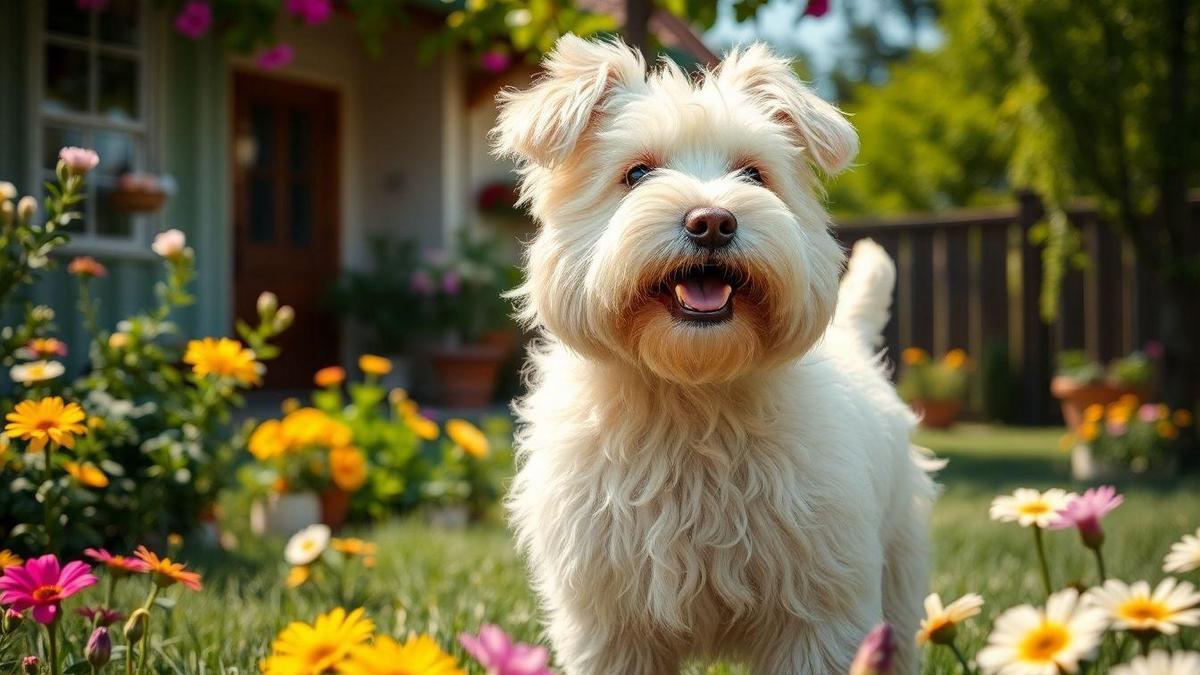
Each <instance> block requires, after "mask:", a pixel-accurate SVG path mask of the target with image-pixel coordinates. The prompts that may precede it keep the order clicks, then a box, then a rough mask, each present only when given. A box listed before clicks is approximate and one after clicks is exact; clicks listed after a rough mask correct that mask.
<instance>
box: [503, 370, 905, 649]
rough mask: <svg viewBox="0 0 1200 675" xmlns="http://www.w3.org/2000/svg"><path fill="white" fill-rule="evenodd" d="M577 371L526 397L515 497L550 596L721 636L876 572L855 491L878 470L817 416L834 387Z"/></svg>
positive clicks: (816, 610) (854, 590) (871, 516)
mask: <svg viewBox="0 0 1200 675" xmlns="http://www.w3.org/2000/svg"><path fill="white" fill-rule="evenodd" d="M543 365H545V364H543ZM573 365H577V364H573ZM586 371H587V369H583V370H582V371H581V372H577V373H575V374H574V375H572V374H571V371H569V370H558V371H557V374H555V375H550V377H551V378H552V379H553V380H554V382H553V384H552V385H551V384H550V383H547V382H543V386H541V387H538V388H536V389H535V390H534V392H533V393H532V394H531V396H530V400H528V401H526V402H525V406H526V409H530V410H533V409H536V411H537V417H528V418H527V419H525V421H524V422H525V423H524V426H523V429H522V432H521V434H520V436H519V444H520V449H521V453H522V460H523V465H522V468H521V471H520V473H519V475H518V478H517V480H516V483H515V485H514V487H513V491H512V494H511V496H510V500H509V504H510V508H511V509H512V511H513V515H514V518H513V521H514V524H515V525H516V528H517V530H518V535H519V536H520V538H521V540H522V543H523V544H524V545H525V546H527V547H529V548H530V550H531V552H533V553H534V555H532V556H531V559H532V560H534V561H536V565H537V566H538V567H539V569H535V570H533V571H534V574H535V577H536V578H537V580H538V583H539V585H540V586H542V588H543V590H545V591H549V592H550V595H551V596H554V595H557V594H556V593H555V592H554V591H555V589H556V588H561V589H566V588H570V589H573V591H574V592H573V593H569V594H568V593H563V594H562V595H563V596H569V597H574V598H585V599H586V602H589V603H592V606H591V607H586V608H578V609H581V610H584V611H589V612H593V613H596V614H598V615H601V616H604V617H605V618H606V619H607V620H609V621H614V622H618V624H621V625H626V626H629V627H630V629H631V630H643V631H646V630H649V631H655V632H658V633H664V632H665V633H670V634H674V635H677V636H679V637H680V639H683V640H685V641H688V642H692V643H693V644H699V645H705V646H707V647H708V648H719V645H720V644H721V643H722V642H724V641H725V639H726V638H727V637H728V638H729V639H730V640H732V641H738V639H739V638H737V637H736V636H737V634H739V633H744V632H746V631H751V630H754V628H755V626H756V625H758V624H760V623H762V622H770V621H776V620H778V619H779V618H780V617H784V616H787V617H795V618H799V619H802V620H808V619H812V620H816V619H817V618H819V617H822V616H827V615H828V614H829V613H830V611H831V610H833V611H837V610H845V609H846V607H844V605H845V604H846V603H850V602H862V601H863V597H864V596H863V589H871V588H877V587H878V584H879V579H878V578H877V577H876V578H871V575H872V570H878V565H879V561H880V559H881V557H882V552H881V551H880V550H879V545H878V537H877V536H867V532H866V531H867V530H870V529H872V528H878V526H879V524H878V520H879V514H876V513H868V512H866V511H864V509H863V508H862V501H861V500H860V499H857V498H856V495H861V493H862V491H865V490H870V491H873V490H875V489H876V486H875V484H874V481H873V480H872V478H871V476H870V475H867V474H865V473H863V472H862V471H861V465H862V463H863V460H864V459H865V458H864V456H863V451H862V449H861V448H837V447H830V444H829V442H828V436H827V435H826V434H825V433H824V431H823V430H822V428H821V427H822V422H821V420H822V419H833V418H834V417H833V415H826V414H825V413H826V411H823V410H822V409H821V408H823V407H825V406H828V405H835V406H836V401H837V395H836V390H834V391H833V395H832V396H830V390H829V389H826V390H825V391H824V395H823V397H822V398H821V399H819V400H817V399H814V400H813V401H811V402H809V401H808V400H807V398H806V397H803V396H798V395H794V393H793V392H791V391H786V389H790V387H787V386H786V384H783V383H781V384H780V386H781V387H783V389H781V390H773V389H772V387H764V386H762V383H757V386H756V387H755V388H754V390H753V392H752V393H750V392H739V391H737V390H733V389H730V390H728V391H724V392H722V393H721V395H720V396H711V397H710V396H700V395H696V394H695V392H693V393H691V394H688V395H682V394H680V393H678V392H669V391H662V390H659V391H651V390H649V389H642V388H639V387H637V386H631V385H629V384H628V383H627V382H626V383H625V384H624V385H619V384H614V383H609V384H614V388H613V389H606V387H605V384H606V378H603V377H599V378H598V377H595V374H594V373H588V372H586ZM551 396H553V400H551V399H550V397H551ZM831 400H832V401H833V403H832V404H831V403H830V401H831ZM806 404H810V407H809V408H808V409H805V405H806ZM519 412H521V409H520V408H519ZM840 417H842V418H844V417H845V411H841V415H840ZM822 437H824V438H825V442H824V443H822V442H819V441H820V440H821V439H822ZM855 467H860V470H856V469H855ZM868 501H871V502H874V501H876V500H874V499H871V500H868ZM835 523H836V524H837V525H836V528H834V527H833V526H832V524H835ZM581 589H586V592H583V593H580V592H579V591H580V590H581ZM867 597H868V598H872V597H874V598H877V593H868V594H867ZM552 609H553V608H552Z"/></svg>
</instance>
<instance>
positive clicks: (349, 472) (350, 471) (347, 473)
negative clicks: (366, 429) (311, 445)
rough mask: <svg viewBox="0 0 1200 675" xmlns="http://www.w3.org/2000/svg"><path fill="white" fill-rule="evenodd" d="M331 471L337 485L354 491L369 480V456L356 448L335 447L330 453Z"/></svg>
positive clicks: (348, 490) (347, 490)
mask: <svg viewBox="0 0 1200 675" xmlns="http://www.w3.org/2000/svg"><path fill="white" fill-rule="evenodd" d="M329 473H330V474H331V475H332V477H333V482H334V484H335V485H337V486H338V487H339V488H341V489H343V490H345V491H346V492H354V491H355V490H357V489H359V488H360V487H362V486H363V483H365V482H367V458H366V457H364V456H363V454H362V452H360V451H359V450H357V449H355V448H334V449H333V450H332V451H330V453H329Z"/></svg>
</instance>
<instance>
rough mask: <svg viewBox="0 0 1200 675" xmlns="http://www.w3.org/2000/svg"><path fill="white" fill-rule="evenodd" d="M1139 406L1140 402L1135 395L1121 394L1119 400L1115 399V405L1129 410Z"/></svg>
mask: <svg viewBox="0 0 1200 675" xmlns="http://www.w3.org/2000/svg"><path fill="white" fill-rule="evenodd" d="M1139 404H1141V400H1140V399H1138V397H1137V394H1121V398H1119V399H1117V403H1116V405H1119V406H1121V407H1123V408H1129V409H1130V410H1133V409H1134V408H1136V407H1138V405H1139Z"/></svg>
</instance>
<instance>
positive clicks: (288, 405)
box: [279, 396, 304, 415]
mask: <svg viewBox="0 0 1200 675" xmlns="http://www.w3.org/2000/svg"><path fill="white" fill-rule="evenodd" d="M302 407H304V404H303V403H301V402H300V399H298V398H296V397H295V396H289V397H287V398H285V399H283V402H282V403H280V404H279V411H280V412H282V413H283V414H284V415H291V414H292V413H294V412H296V411H297V410H299V409H300V408H302Z"/></svg>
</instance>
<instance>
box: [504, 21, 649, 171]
mask: <svg viewBox="0 0 1200 675" xmlns="http://www.w3.org/2000/svg"><path fill="white" fill-rule="evenodd" d="M542 66H543V68H544V73H543V74H542V75H541V77H540V78H539V79H538V80H537V81H536V82H535V83H534V85H533V86H532V87H530V88H529V89H524V90H516V89H507V90H505V91H502V92H500V94H499V95H498V96H497V97H496V101H497V103H498V104H499V106H500V116H499V119H498V120H497V122H496V127H495V128H494V129H492V139H493V142H494V144H495V148H494V149H495V153H496V154H497V155H500V156H507V157H515V158H517V159H520V160H522V161H528V162H533V163H535V164H542V165H553V164H555V163H557V162H560V161H562V160H563V159H564V158H565V157H566V156H567V155H569V154H570V153H571V151H572V150H573V149H574V148H575V144H576V143H577V142H578V141H579V138H580V136H582V135H583V133H584V131H585V130H586V129H587V126H588V123H589V122H590V121H591V119H592V114H593V112H594V111H595V110H596V108H597V107H598V106H599V105H600V104H601V102H602V101H604V100H605V99H606V97H608V96H610V95H611V94H612V93H613V92H614V91H616V90H618V89H629V90H633V89H639V88H641V87H643V86H644V85H645V77H646V76H645V71H646V66H645V63H644V62H643V61H642V58H641V56H640V55H638V54H637V53H635V52H634V51H633V50H632V49H630V48H629V47H626V46H625V45H624V44H622V43H620V42H617V41H615V40H614V41H599V40H584V39H581V38H579V37H576V36H574V35H571V34H567V35H564V36H562V37H561V38H559V39H558V42H557V43H555V45H554V49H553V50H552V51H551V52H550V54H549V55H547V56H546V59H545V61H543V63H542Z"/></svg>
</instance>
